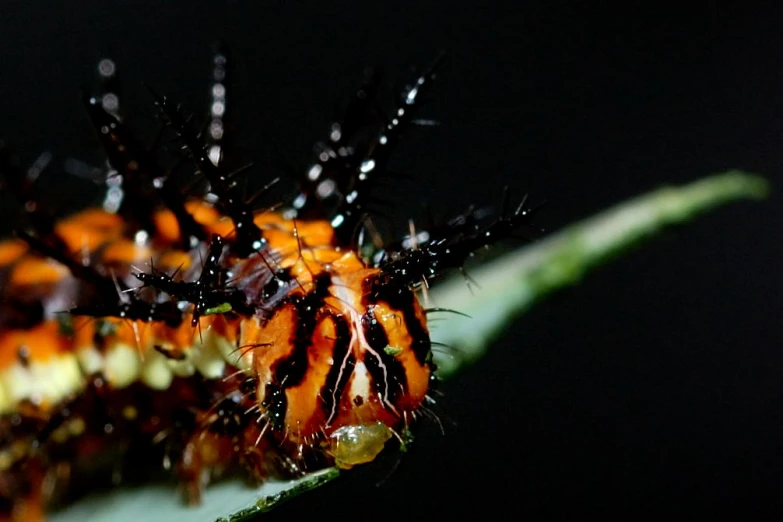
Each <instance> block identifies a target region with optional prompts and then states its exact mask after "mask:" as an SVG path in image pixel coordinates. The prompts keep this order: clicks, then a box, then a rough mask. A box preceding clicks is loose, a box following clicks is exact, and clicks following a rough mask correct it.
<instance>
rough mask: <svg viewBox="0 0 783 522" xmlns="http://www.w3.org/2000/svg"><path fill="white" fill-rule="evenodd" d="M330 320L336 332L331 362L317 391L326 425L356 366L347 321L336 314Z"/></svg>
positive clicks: (334, 414) (335, 412)
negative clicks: (319, 390)
mask: <svg viewBox="0 0 783 522" xmlns="http://www.w3.org/2000/svg"><path fill="white" fill-rule="evenodd" d="M331 320H332V321H334V329H335V332H336V338H335V340H334V348H333V350H332V361H333V362H332V367H331V368H329V373H327V374H326V380H325V381H324V385H323V387H321V392H320V393H319V396H320V397H321V401H322V402H321V408H322V409H323V412H324V416H325V417H326V425H327V426H328V425H329V424H331V422H332V421H333V420H334V417H335V416H336V415H337V413H338V411H339V408H340V400H341V398H342V396H343V393H344V392H345V387H346V385H347V384H348V381H349V380H350V377H351V375H352V374H353V369H354V366H356V357H355V356H354V354H353V352H352V351H351V329H350V327H349V326H348V321H347V320H346V319H345V317H344V316H342V315H337V314H334V315H332V317H331Z"/></svg>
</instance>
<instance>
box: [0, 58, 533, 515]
mask: <svg viewBox="0 0 783 522" xmlns="http://www.w3.org/2000/svg"><path fill="white" fill-rule="evenodd" d="M226 64H227V56H226V55H225V53H223V52H222V51H219V52H218V53H217V55H216V56H215V61H214V83H213V85H212V96H213V99H212V105H211V107H212V110H211V113H210V119H209V121H208V122H207V124H206V125H205V127H204V129H199V128H197V127H196V126H195V124H194V123H192V122H191V121H190V120H189V119H188V118H187V117H185V115H184V114H183V112H182V111H181V110H180V109H179V108H178V107H176V106H174V105H173V104H172V102H171V101H170V100H169V99H168V98H166V97H164V96H160V95H158V94H156V93H155V92H154V91H152V90H151V89H150V92H151V94H152V97H153V98H154V102H155V104H156V106H157V108H158V112H159V115H160V119H161V120H162V121H163V122H164V124H165V128H164V134H163V137H162V138H161V139H159V140H156V144H155V145H153V146H152V147H150V148H147V147H145V146H143V145H142V144H141V142H140V140H138V139H137V138H136V137H135V136H134V134H133V133H132V132H131V131H130V129H129V128H128V126H127V125H126V124H125V123H123V119H122V118H120V116H119V114H118V113H117V111H116V104H115V103H113V102H116V99H114V98H112V97H111V96H108V95H106V94H105V93H104V94H103V95H101V96H90V95H86V96H85V98H84V101H85V106H86V109H87V112H88V114H89V117H90V120H91V122H92V123H93V125H94V127H95V130H96V133H97V135H98V137H99V139H100V141H101V143H102V145H103V148H104V150H105V152H106V155H107V158H108V163H109V165H110V167H111V172H110V173H109V176H111V179H112V180H113V181H114V182H113V189H112V190H110V191H108V192H107V197H106V200H105V202H104V205H103V207H102V208H89V209H86V210H82V211H80V212H78V213H75V214H72V215H70V216H68V217H65V218H63V219H54V218H53V217H52V216H51V214H50V213H49V212H48V210H47V205H46V202H43V201H40V200H39V198H38V197H37V191H36V189H35V179H34V178H32V177H31V176H29V175H28V173H26V172H24V171H23V170H22V169H21V168H19V166H18V163H17V162H16V161H15V159H14V158H13V156H12V155H11V154H10V152H8V151H7V150H3V155H2V158H0V161H1V163H0V168H2V175H3V183H4V185H3V187H4V190H6V191H9V192H11V193H12V194H14V196H15V197H16V199H17V200H18V202H19V204H20V208H21V209H22V212H21V218H23V219H22V220H21V223H22V224H21V225H20V226H19V227H17V229H16V237H15V238H13V239H9V240H6V241H4V242H2V243H0V284H1V285H2V302H0V512H1V513H3V514H4V516H6V517H10V518H11V519H12V520H34V519H41V518H43V513H44V512H45V510H46V509H47V508H48V507H49V506H52V505H55V504H56V503H57V502H59V501H62V500H64V499H67V498H69V497H70V496H72V495H73V494H78V486H79V481H77V480H74V478H75V477H85V476H93V475H95V474H97V473H99V472H100V471H101V470H103V469H104V468H107V467H108V468H109V470H111V469H112V466H116V465H117V461H121V460H124V459H129V458H134V457H135V456H137V455H144V456H145V458H146V460H148V461H149V460H153V461H155V462H157V463H159V462H161V459H162V461H163V463H164V464H163V465H164V468H166V469H169V468H173V471H174V472H175V473H176V475H177V476H178V478H179V480H180V481H181V483H182V484H183V486H184V490H185V496H186V499H187V500H188V501H189V502H198V500H199V496H200V492H201V490H202V488H203V487H204V486H205V485H206V483H207V482H208V481H209V480H210V478H212V477H214V476H218V475H221V474H224V473H229V472H239V473H244V474H246V475H247V476H248V477H250V478H251V479H253V480H263V479H264V477H266V476H268V475H269V474H270V473H288V474H296V473H299V472H301V471H302V470H310V469H315V468H317V467H320V466H327V465H337V466H339V467H342V468H350V467H352V466H354V465H357V464H362V463H366V462H369V461H372V460H373V459H374V458H375V457H376V456H377V455H378V453H379V452H380V451H381V450H382V449H383V447H384V445H385V444H386V442H387V441H389V440H390V439H393V438H397V439H401V438H402V434H403V433H404V432H405V431H406V430H407V428H408V426H409V425H410V423H411V422H412V421H414V420H415V418H416V417H417V414H418V412H419V410H420V408H421V406H422V404H423V403H424V402H425V400H426V399H427V393H428V390H429V388H430V384H431V382H432V381H433V379H434V377H433V371H434V369H435V368H434V365H433V363H432V359H431V349H432V346H431V342H430V338H429V333H428V327H427V312H428V311H427V310H426V309H424V308H423V307H422V305H421V304H420V302H419V299H418V297H417V295H416V290H417V289H418V288H419V287H420V286H421V285H426V284H428V282H429V281H431V280H432V279H434V278H436V277H438V276H439V275H441V274H442V273H443V272H444V271H446V270H449V269H453V268H460V267H461V266H462V264H463V263H464V261H465V259H466V258H467V257H468V256H470V255H471V254H472V253H473V252H475V251H476V250H478V249H480V248H482V247H484V246H487V245H490V244H492V243H494V242H496V241H498V240H500V239H503V238H506V237H508V236H509V235H511V234H512V233H513V232H514V231H515V230H517V229H519V227H520V226H522V225H523V224H524V223H525V222H526V221H527V220H528V219H529V216H530V213H531V212H530V209H529V208H527V207H526V206H525V205H524V204H520V205H519V206H517V207H516V208H515V209H513V210H512V211H509V212H505V211H504V212H502V213H501V214H500V216H499V217H497V218H496V219H494V220H490V221H488V220H486V219H485V218H484V217H483V216H482V215H481V214H479V213H475V212H468V213H467V214H465V215H462V216H458V218H456V219H454V220H452V221H450V222H448V223H446V224H444V225H441V226H435V227H432V228H431V229H430V230H428V233H427V234H426V235H425V234H419V233H415V232H416V231H413V233H412V234H411V236H410V237H407V238H403V239H402V240H399V241H392V242H388V241H387V242H384V241H383V240H382V239H380V236H379V234H378V233H377V232H376V231H375V227H373V226H372V225H371V221H370V216H371V215H372V213H373V196H372V187H373V185H374V184H375V183H377V181H378V180H379V179H380V178H382V177H383V176H385V175H387V172H386V167H387V163H388V160H389V157H390V155H391V154H392V152H393V150H394V148H395V146H396V145H397V143H398V141H399V139H400V137H401V136H402V134H403V133H404V132H405V131H406V130H408V129H409V128H410V127H411V126H412V125H413V124H414V123H415V116H416V113H417V110H418V108H419V106H420V105H421V99H422V97H423V96H425V95H426V91H427V90H428V89H429V88H430V86H431V84H432V82H433V80H434V77H435V73H436V69H437V63H436V64H435V65H434V66H433V67H431V68H429V69H427V70H426V71H424V72H423V73H422V74H421V75H420V76H418V78H416V79H415V81H414V82H413V83H412V84H411V85H409V86H408V87H406V88H405V89H404V90H403V91H402V93H401V95H400V99H399V101H398V104H397V106H396V109H395V111H394V113H393V114H392V115H391V117H385V116H383V115H381V114H380V113H379V110H378V108H377V103H376V97H377V91H378V78H377V76H375V75H372V74H370V75H368V76H367V78H366V81H365V83H364V85H363V86H362V87H361V88H360V90H359V91H358V92H357V94H356V96H355V97H354V98H353V99H352V101H351V103H350V104H349V106H348V107H347V109H346V111H345V116H344V118H343V119H342V121H340V122H336V123H333V124H332V125H331V128H330V134H329V138H328V140H327V141H326V142H325V143H323V144H321V145H320V146H319V149H318V151H317V157H316V160H315V162H313V163H312V165H311V166H310V167H309V168H308V169H307V170H306V172H305V173H304V175H302V176H300V177H299V178H298V180H297V181H298V185H297V189H296V192H295V195H294V197H292V198H291V201H290V202H288V203H286V204H283V205H277V206H273V207H268V208H264V209H261V210H259V209H257V208H254V207H253V206H251V204H249V203H247V202H246V201H245V198H244V194H243V190H242V185H241V184H240V183H239V181H238V178H239V176H238V174H239V173H241V172H244V171H245V170H246V169H244V168H237V166H236V165H234V164H232V161H233V160H232V159H231V157H230V155H229V154H228V153H229V152H230V147H227V146H226V144H227V142H226V135H227V132H226V131H227V130H228V129H227V127H226V126H225V125H224V121H223V119H224V116H225V114H226V112H225V109H226V106H227V105H226V103H227V98H226V96H227V89H226V85H227V82H226V81H225V80H226V78H225V77H226ZM104 65H106V64H104ZM105 76H106V77H107V78H111V74H106V75H105ZM109 102H112V103H109ZM162 142H165V145H161V144H160V143H162ZM183 178H184V179H183ZM117 179H121V180H122V183H121V185H118V184H117V183H116V180H117ZM395 435H396V437H395ZM152 448H155V449H156V450H157V451H153V449H152ZM149 455H153V456H155V458H154V459H151V458H150V457H149ZM107 456H108V458H107ZM107 460H108V463H107ZM158 465H159V464H158Z"/></svg>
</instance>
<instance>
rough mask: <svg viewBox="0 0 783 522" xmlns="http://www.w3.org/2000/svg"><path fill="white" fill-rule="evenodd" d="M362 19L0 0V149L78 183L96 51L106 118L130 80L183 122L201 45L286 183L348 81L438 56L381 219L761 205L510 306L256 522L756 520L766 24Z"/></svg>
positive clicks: (775, 211) (781, 96) (776, 374)
mask: <svg viewBox="0 0 783 522" xmlns="http://www.w3.org/2000/svg"><path fill="white" fill-rule="evenodd" d="M374 4H375V2H341V1H336V2H318V3H313V2H302V1H279V0H278V1H267V2H264V1H234V2H225V3H222V5H219V3H217V2H216V3H215V4H214V5H205V3H203V2H185V1H176V2H175V1H167V2H147V1H116V2H96V1H85V0H80V2H78V3H75V2H71V1H69V2H62V1H57V2H55V1H47V2H42V1H39V2H23V1H8V0H6V1H5V2H4V3H3V5H2V6H0V42H2V50H0V77H1V78H2V79H1V80H0V129H2V130H1V131H0V134H2V135H3V136H5V139H6V141H7V142H9V143H10V144H13V145H14V146H16V147H17V149H18V150H19V152H20V155H21V157H22V159H23V162H26V163H27V162H32V161H33V160H34V159H35V157H36V156H37V155H38V154H39V153H40V152H41V151H43V150H50V151H51V152H53V154H54V155H55V161H54V162H53V165H52V167H51V169H50V170H52V171H54V173H59V172H60V171H61V170H62V169H61V165H62V161H63V160H64V159H65V158H67V157H76V158H79V159H82V160H85V161H88V162H93V163H95V164H97V163H98V161H99V158H100V153H99V152H98V148H97V144H96V141H95V139H94V137H93V136H92V131H91V129H90V127H89V124H88V122H87V119H86V117H85V115H84V113H83V110H82V107H81V104H80V102H79V98H78V95H77V91H78V88H79V87H80V86H82V85H87V86H89V85H91V82H92V81H93V79H94V73H93V67H94V64H95V63H96V61H97V60H98V59H99V58H101V57H103V56H106V55H109V56H111V57H113V58H114V59H115V60H116V62H117V63H118V66H119V68H120V72H121V74H122V76H123V79H124V84H125V92H124V97H123V99H122V101H123V103H124V106H125V107H126V108H128V107H132V108H140V109H141V114H142V115H152V114H153V110H152V108H151V104H150V100H149V96H148V95H147V93H146V92H145V91H144V89H143V88H142V87H141V85H140V82H141V81H145V82H147V83H149V84H150V85H152V86H154V87H155V88H156V90H158V91H161V92H164V93H168V94H170V95H172V96H174V97H176V98H178V99H180V100H182V101H183V102H184V103H185V105H186V107H189V108H191V109H192V110H194V111H196V110H201V109H202V108H204V107H205V104H206V92H207V91H206V89H207V81H208V77H209V59H210V45H211V44H212V42H213V41H215V40H216V39H218V38H225V39H226V40H228V42H229V43H230V44H231V47H232V49H233V51H234V55H235V58H236V60H235V62H236V65H235V66H236V74H237V76H236V78H237V81H236V83H237V88H236V98H238V99H236V100H234V101H236V105H234V106H233V107H231V108H233V109H237V110H238V111H239V112H238V113H235V117H236V125H237V127H238V128H239V130H240V132H239V134H238V136H239V139H240V142H241V143H242V145H243V146H244V147H245V150H246V151H247V152H248V154H249V156H250V157H254V156H256V155H257V156H258V158H263V157H266V156H268V155H269V152H270V151H272V150H276V151H279V152H281V153H282V154H284V155H285V156H286V157H287V158H289V159H290V160H291V161H292V162H293V163H295V164H298V165H301V166H304V165H305V164H306V163H307V161H308V160H309V159H310V157H311V156H310V151H311V146H312V143H313V142H314V141H315V140H316V139H321V138H323V137H325V131H326V128H327V125H328V122H329V121H330V118H331V117H332V116H333V114H334V107H335V104H339V103H340V102H341V101H344V100H346V98H347V97H348V96H350V94H351V93H352V91H353V89H354V88H355V87H356V86H357V85H358V84H359V81H360V79H361V73H362V70H363V68H364V67H365V66H367V65H378V66H381V67H382V68H383V70H384V71H386V72H387V79H388V81H389V85H402V84H404V83H405V81H407V80H408V79H409V78H411V74H410V68H411V66H414V67H421V66H423V65H426V64H428V63H430V61H431V60H432V59H433V58H434V56H435V55H436V54H437V52H438V51H440V50H442V49H443V50H446V51H447V53H448V59H447V62H446V63H445V64H444V66H443V69H442V74H441V75H440V78H439V80H438V85H437V88H436V94H435V95H434V96H433V98H432V101H431V102H430V103H429V104H428V105H427V107H426V108H425V109H424V112H423V115H424V116H427V117H432V118H435V119H438V120H439V121H440V122H441V125H440V126H439V127H436V128H430V129H420V130H417V131H416V132H414V133H412V134H411V135H410V139H407V140H406V141H405V143H404V144H403V146H402V148H401V150H400V151H399V154H398V155H397V156H396V157H395V160H394V161H395V165H396V166H397V167H398V168H399V169H400V170H402V171H405V172H407V173H409V174H411V175H413V176H414V178H415V181H414V182H410V183H408V184H401V186H400V188H398V189H397V191H398V192H399V195H398V196H395V197H398V198H399V201H400V202H401V203H400V206H399V208H398V209H397V211H398V214H399V216H398V218H399V219H400V220H401V222H402V223H403V224H404V223H405V221H404V218H406V217H407V214H411V213H414V214H415V212H417V210H416V209H417V208H418V207H417V205H419V204H420V203H424V202H428V203H429V204H430V205H431V206H432V207H434V208H436V209H439V210H441V211H442V212H444V213H454V212H457V211H459V210H461V209H463V208H464V207H465V206H466V205H468V204H469V203H474V202H475V203H482V204H488V203H489V204H495V203H496V202H498V200H499V195H500V191H501V188H502V186H503V185H508V186H509V187H510V188H511V190H512V193H513V194H517V195H521V194H523V193H525V192H529V193H531V194H532V195H533V196H534V197H536V198H539V199H546V200H547V201H548V205H547V207H546V209H545V210H544V211H543V212H542V213H541V215H540V219H539V222H540V224H541V225H542V226H544V227H545V228H547V229H549V230H556V229H558V228H559V227H561V226H563V225H565V224H567V223H569V222H572V221H574V220H576V219H578V218H581V217H585V216H587V215H590V214H592V213H594V212H596V211H598V210H600V209H602V208H604V207H606V206H608V205H610V204H612V203H615V202H618V201H620V200H622V199H625V198H628V197H630V196H633V195H636V194H638V193H640V192H643V191H646V190H649V189H652V188H655V187H657V186H659V185H661V184H664V183H680V182H687V181H690V180H693V179H696V178H698V177H700V176H703V175H706V174H709V173H713V172H717V171H721V170H725V169H728V168H743V169H749V170H751V171H755V172H758V173H761V174H763V175H765V176H766V177H767V178H768V179H770V180H771V181H772V182H773V185H774V187H773V188H774V190H775V192H774V193H773V195H772V197H771V198H770V199H769V200H768V201H765V202H763V203H738V204H732V205H731V206H729V207H726V208H721V209H719V210H717V211H715V212H713V213H711V214H709V215H707V216H705V217H702V218H700V219H698V220H697V221H696V222H694V223H693V224H689V225H687V226H685V227H682V228H677V229H674V230H671V231H669V232H667V233H665V234H663V235H662V236H660V237H659V238H657V239H655V240H654V241H651V242H649V243H647V244H645V245H643V246H641V247H640V248H638V249H636V250H635V251H633V252H632V253H630V254H628V255H625V256H623V257H622V258H621V259H619V260H616V261H614V262H612V263H611V264H609V265H607V266H605V267H604V268H601V269H600V270H598V271H597V272H596V273H594V274H592V275H591V276H590V277H588V278H587V279H586V281H585V282H584V283H582V284H580V285H579V286H578V287H576V288H573V289H570V290H567V291H565V292H562V293H561V294H559V295H557V296H555V297H554V298H552V299H550V300H548V301H547V302H546V303H544V304H542V305H540V306H538V307H536V308H535V309H534V310H533V311H532V312H530V313H529V314H528V315H527V316H525V317H524V318H522V319H521V320H519V321H518V323H517V324H514V325H512V326H510V327H509V329H508V332H507V334H506V336H505V337H504V338H503V339H502V340H500V341H499V342H497V343H496V345H495V346H494V348H493V349H492V350H491V352H490V353H489V354H488V356H487V357H486V358H485V359H484V360H482V361H481V362H479V363H478V364H476V365H475V366H474V367H472V368H470V369H469V370H467V371H465V372H464V373H463V374H461V375H459V376H458V377H457V378H455V379H454V380H452V381H450V382H447V383H444V384H443V385H442V386H441V390H442V392H443V397H442V398H440V399H439V404H440V409H441V410H442V413H441V418H442V419H443V421H444V426H445V435H443V434H441V433H440V431H439V429H438V428H437V426H436V425H434V424H433V423H426V424H425V425H424V426H422V427H421V429H420V430H419V441H418V444H416V445H415V446H414V448H413V449H412V451H411V452H410V453H409V454H407V455H405V456H404V457H403V458H402V459H401V460H400V462H399V463H398V465H397V467H396V469H395V470H394V471H393V472H390V473H388V472H389V471H390V470H391V467H392V465H393V464H394V463H381V464H379V465H378V466H377V467H376V468H378V469H376V470H373V471H369V472H368V471H363V472H359V473H356V474H349V475H347V476H346V477H345V478H344V479H342V480H340V481H338V482H337V483H336V484H334V485H331V486H328V487H325V488H322V489H321V490H319V491H316V492H314V493H311V494H309V495H307V496H305V497H303V498H301V499H298V500H297V501H294V502H291V503H290V504H288V505H286V506H285V507H283V508H281V509H280V510H278V511H276V512H275V513H274V514H273V515H271V516H270V519H275V518H276V517H277V518H278V519H280V520H292V519H293V518H289V517H297V518H296V519H297V520H305V519H307V520H312V519H316V518H317V519H319V520H320V519H323V518H331V516H332V515H334V516H335V517H338V516H339V517H340V518H342V519H343V520H391V519H410V518H415V519H424V520H428V519H429V520H433V519H434V520H437V519H441V518H445V517H447V516H453V517H458V516H459V517H460V518H462V517H464V516H466V515H468V513H476V514H477V516H478V517H480V518H486V519H499V518H505V517H506V515H505V514H506V513H509V514H511V516H514V518H518V519H539V518H541V519H546V518H560V517H562V516H566V515H570V516H573V517H575V518H586V517H587V516H588V515H603V516H607V517H610V518H614V517H623V518H631V519H636V518H640V517H641V518H643V517H645V516H647V515H652V514H658V515H662V514H667V515H672V516H674V517H675V518H677V517H679V516H683V515H685V514H686V513H694V512H695V513H697V514H698V515H700V517H704V518H706V517H707V516H711V515H716V514H725V513H727V512H733V513H736V514H738V515H744V516H745V517H749V518H756V517H759V516H760V515H762V514H769V513H770V512H773V511H774V512H776V513H778V514H780V513H781V512H783V509H781V507H783V343H782V342H781V340H782V339H783V336H781V334H780V331H779V328H780V324H781V311H783V306H781V305H782V304H783V299H781V294H783V278H781V277H780V275H779V271H780V268H781V264H783V246H781V231H783V211H782V210H781V207H780V197H779V189H780V184H781V183H780V182H781V176H780V172H781V169H782V168H783V156H782V155H781V152H780V151H781V150H782V149H783V147H782V146H783V37H781V34H783V33H781V30H782V29H783V23H781V21H782V20H783V19H781V16H783V10H781V8H770V9H764V8H760V7H756V8H754V9H753V10H751V9H750V8H745V7H731V8H725V7H723V6H719V5H717V4H715V3H701V4H694V5H693V6H691V7H688V8H678V9H664V8H663V7H660V6H656V7H646V6H639V5H631V4H632V3H626V4H625V5H624V7H622V8H617V7H614V8H612V9H608V8H607V9H602V8H593V7H584V6H582V4H588V2H570V3H560V2H558V3H555V2H551V1H545V2H519V3H518V4H517V6H516V7H514V8H501V7H489V6H487V5H486V4H487V3H486V2H400V1H398V2H394V3H393V4H389V6H388V7H379V6H377V5H374ZM656 4H657V3H656ZM229 103H231V101H230V102H229ZM142 119H143V118H142ZM256 159H257V158H256ZM262 163H263V162H262ZM259 175H261V174H259ZM53 183H55V182H53ZM52 186H56V185H54V184H53V185H52ZM74 192H78V194H74ZM83 193H84V191H83V190H82V187H81V186H80V185H73V188H71V189H70V193H69V192H68V191H63V192H62V196H61V197H62V198H65V199H67V198H75V197H77V196H78V197H83V196H82V195H83ZM373 473H374V475H373V476H370V477H368V475H372V474H373ZM387 474H388V477H387V478H386V479H385V480H384V481H383V484H382V485H380V487H375V486H374V485H373V484H374V483H375V482H376V481H378V480H382V479H383V478H384V476H385V475H387Z"/></svg>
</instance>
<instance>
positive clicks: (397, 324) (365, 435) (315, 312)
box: [253, 268, 432, 468]
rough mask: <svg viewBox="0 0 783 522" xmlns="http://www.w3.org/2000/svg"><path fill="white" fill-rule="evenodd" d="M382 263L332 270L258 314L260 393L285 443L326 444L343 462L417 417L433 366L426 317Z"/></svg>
mask: <svg viewBox="0 0 783 522" xmlns="http://www.w3.org/2000/svg"><path fill="white" fill-rule="evenodd" d="M379 276H380V271H379V270H378V269H374V268H360V269H358V270H354V271H347V272H346V271H342V270H341V271H334V272H331V273H329V272H324V273H323V274H321V275H320V276H319V277H318V278H317V279H316V281H315V282H314V286H313V289H312V290H311V291H310V292H307V293H303V294H301V295H294V296H292V297H291V298H289V299H287V300H286V301H285V302H284V303H283V304H281V305H280V306H279V307H277V309H276V310H275V312H274V314H273V315H272V316H271V318H270V319H269V320H268V321H266V322H264V323H262V324H259V328H258V330H257V332H256V334H255V335H256V339H255V342H256V343H257V346H258V348H256V349H255V352H254V354H253V364H254V369H255V372H256V374H257V376H258V394H257V396H258V402H259V407H260V409H261V411H262V414H263V415H264V416H265V418H266V419H267V420H268V423H269V426H270V428H272V429H273V430H276V431H277V432H278V433H279V434H280V437H281V439H282V441H283V443H285V444H293V445H298V446H300V447H301V446H308V447H309V446H312V445H313V443H314V444H315V446H316V447H320V448H322V449H323V450H324V451H325V453H326V454H328V455H330V456H331V457H332V458H333V459H334V461H335V463H336V464H337V465H338V466H340V467H344V468H348V467H351V466H353V465H356V464H361V463H364V462H369V461H371V460H373V458H374V457H375V456H376V455H377V454H378V452H380V450H381V449H382V448H383V446H384V443H385V442H386V441H387V440H388V439H389V438H391V436H392V435H393V434H394V433H396V432H397V430H399V429H400V428H402V427H404V426H405V425H406V424H407V422H409V421H410V420H412V418H413V416H414V415H415V412H416V410H417V409H418V408H419V407H420V406H421V403H422V402H423V401H424V398H425V395H426V393H427V388H428V385H429V382H430V377H431V374H432V365H431V363H430V357H431V356H430V338H429V332H428V331H427V326H426V318H425V314H424V311H423V309H422V308H421V305H420V304H419V302H418V299H417V297H416V295H415V294H414V292H413V290H411V289H410V288H409V287H408V286H407V285H405V286H404V287H402V288H394V289H392V288H393V287H390V286H385V287H384V288H386V290H381V291H375V290H374V288H375V287H376V282H377V281H378V278H379Z"/></svg>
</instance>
